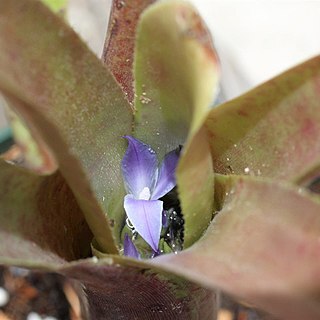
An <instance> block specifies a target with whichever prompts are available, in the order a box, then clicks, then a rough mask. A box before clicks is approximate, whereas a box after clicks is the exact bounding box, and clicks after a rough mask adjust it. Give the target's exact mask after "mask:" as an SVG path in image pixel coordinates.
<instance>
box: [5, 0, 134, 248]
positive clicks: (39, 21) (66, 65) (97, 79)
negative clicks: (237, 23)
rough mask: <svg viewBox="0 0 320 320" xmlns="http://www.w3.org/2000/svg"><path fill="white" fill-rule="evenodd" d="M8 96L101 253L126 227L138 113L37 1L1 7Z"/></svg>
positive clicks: (97, 63) (15, 0)
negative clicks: (130, 145) (131, 142)
mask: <svg viewBox="0 0 320 320" xmlns="http://www.w3.org/2000/svg"><path fill="white" fill-rule="evenodd" d="M0 21H1V22H0V90H1V91H2V92H3V93H4V94H5V95H6V96H7V97H9V98H10V99H11V101H12V102H13V104H14V106H15V107H16V108H17V110H18V112H19V114H20V115H21V116H22V117H23V119H24V120H25V122H26V123H27V124H28V125H29V126H32V127H33V128H35V129H36V131H37V132H38V134H39V135H40V136H41V138H42V139H43V141H44V142H45V143H46V144H47V145H48V146H49V147H50V149H51V150H52V152H53V154H54V156H55V158H56V159H57V162H58V165H59V168H60V170H61V173H62V175H63V176H64V177H65V178H66V180H67V182H68V184H69V185H70V187H71V189H72V190H73V192H74V194H75V196H76V198H77V200H78V201H79V204H80V206H81V208H82V209H83V212H84V214H85V216H86V219H87V221H88V224H89V226H90V228H91V230H92V232H93V233H94V236H95V237H96V239H97V241H98V243H99V245H100V247H101V249H103V251H105V252H112V253H115V252H116V251H117V250H116V247H115V245H114V243H113V237H112V235H111V233H110V224H109V222H108V219H107V217H106V213H107V215H108V217H109V220H110V222H111V225H112V226H113V236H114V237H115V238H116V239H118V238H119V236H120V232H119V230H120V228H121V227H122V225H121V224H122V222H123V214H124V213H123V206H122V202H123V198H122V197H123V195H124V187H123V181H122V176H121V170H120V162H121V159H122V156H123V154H124V152H125V148H126V146H125V141H124V139H122V138H121V136H123V135H125V134H128V133H130V132H131V128H132V113H131V110H130V106H129V105H128V103H127V101H126V99H125V98H124V96H123V93H122V91H121V89H120V88H119V87H118V85H117V83H116V81H115V80H114V78H113V76H112V75H111V74H110V73H109V72H108V71H107V70H106V69H105V68H104V67H103V65H102V63H101V62H100V61H99V60H98V59H97V58H96V57H95V56H94V54H93V53H91V52H90V51H89V50H88V48H87V47H86V46H85V45H84V44H83V43H82V42H81V40H80V39H79V38H78V36H77V35H76V34H75V33H74V32H73V31H72V30H71V29H70V28H69V27H68V26H66V25H65V23H64V22H63V21H62V20H60V19H59V17H57V16H56V15H54V14H53V13H51V12H50V11H49V10H48V9H47V8H46V7H45V6H43V5H41V3H39V2H38V1H34V0H26V1H23V2H21V1H19V0H12V1H8V2H7V1H6V2H1V3H0Z"/></svg>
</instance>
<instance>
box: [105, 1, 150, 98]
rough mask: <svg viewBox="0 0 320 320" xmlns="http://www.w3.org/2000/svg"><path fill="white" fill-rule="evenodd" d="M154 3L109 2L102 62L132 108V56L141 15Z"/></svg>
mask: <svg viewBox="0 0 320 320" xmlns="http://www.w3.org/2000/svg"><path fill="white" fill-rule="evenodd" d="M153 2H155V0H135V1H130V0H113V2H112V7H111V14H110V19H109V26H108V31H107V37H106V41H105V44H104V50H103V54H102V60H103V62H104V64H105V65H106V66H107V67H108V68H109V70H110V71H111V72H112V74H113V75H114V77H115V79H116V80H117V81H118V83H119V84H120V86H121V88H122V90H123V91H124V92H125V95H126V96H127V98H128V100H129V102H130V103H131V104H133V100H134V91H133V72H132V68H133V53H134V45H135V38H136V27H137V24H138V19H139V17H140V14H141V12H142V11H143V10H144V9H145V8H147V7H148V6H149V5H150V4H152V3H153Z"/></svg>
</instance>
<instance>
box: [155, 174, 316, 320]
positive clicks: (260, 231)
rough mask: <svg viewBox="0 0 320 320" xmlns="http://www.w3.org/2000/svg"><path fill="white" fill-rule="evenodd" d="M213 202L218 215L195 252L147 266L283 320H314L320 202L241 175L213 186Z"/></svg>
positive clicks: (162, 257) (187, 252) (195, 246)
mask: <svg viewBox="0 0 320 320" xmlns="http://www.w3.org/2000/svg"><path fill="white" fill-rule="evenodd" d="M216 199H217V200H218V203H219V204H220V206H221V207H222V210H221V211H220V212H219V213H218V215H217V216H216V217H215V219H214V220H213V222H212V223H211V225H210V227H209V228H208V230H207V231H206V233H205V234H204V236H203V237H202V238H201V239H200V240H199V241H198V242H197V243H196V244H195V245H194V246H192V247H190V248H189V249H187V250H185V251H183V252H181V253H180V254H178V255H165V256H161V257H159V258H156V259H154V260H152V261H151V263H153V264H155V265H158V266H161V267H162V268H164V269H165V270H167V271H172V272H174V273H176V274H179V275H184V276H185V277H186V278H188V279H190V280H193V281H196V282H198V283H200V284H202V285H203V286H206V287H209V288H217V287H219V288H221V289H223V290H224V291H226V292H228V293H230V294H233V295H235V296H237V297H239V298H241V299H245V300H247V301H248V302H250V303H253V304H255V305H257V306H258V307H261V308H263V309H265V310H267V311H269V312H271V313H273V314H275V315H277V316H278V317H279V318H281V319H291V320H301V319H308V320H312V319H319V317H320V300H319V295H318V292H319V290H320V243H319V239H320V214H319V213H320V200H319V199H318V198H311V196H310V195H308V194H305V193H304V192H301V190H300V189H296V188H293V187H292V186H287V185H280V184H277V183H275V182H271V181H264V180H256V179H254V178H251V177H238V176H229V177H226V176H223V177H220V178H219V179H218V180H217V182H216Z"/></svg>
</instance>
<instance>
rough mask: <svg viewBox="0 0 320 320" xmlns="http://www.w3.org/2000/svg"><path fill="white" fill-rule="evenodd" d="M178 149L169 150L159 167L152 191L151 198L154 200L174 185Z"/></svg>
mask: <svg viewBox="0 0 320 320" xmlns="http://www.w3.org/2000/svg"><path fill="white" fill-rule="evenodd" d="M179 153H180V150H179V149H175V150H172V151H171V152H169V153H168V154H167V155H166V156H165V158H164V160H163V162H162V164H161V168H160V172H159V176H158V181H157V184H156V186H155V188H154V190H153V192H152V195H151V199H152V200H156V199H159V198H161V197H163V196H164V195H165V194H167V193H168V192H169V191H170V190H172V189H173V188H174V186H175V185H176V177H175V171H176V167H177V164H178V160H179Z"/></svg>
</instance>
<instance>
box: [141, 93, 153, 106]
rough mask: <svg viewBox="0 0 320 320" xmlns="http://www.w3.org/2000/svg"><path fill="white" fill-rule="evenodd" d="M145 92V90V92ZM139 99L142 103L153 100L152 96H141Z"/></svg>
mask: <svg viewBox="0 0 320 320" xmlns="http://www.w3.org/2000/svg"><path fill="white" fill-rule="evenodd" d="M144 93H145V92H144ZM142 94H143V93H142ZM139 100H140V102H141V103H142V104H148V103H149V102H151V99H150V98H148V97H146V96H143V95H142V96H140V98H139Z"/></svg>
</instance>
